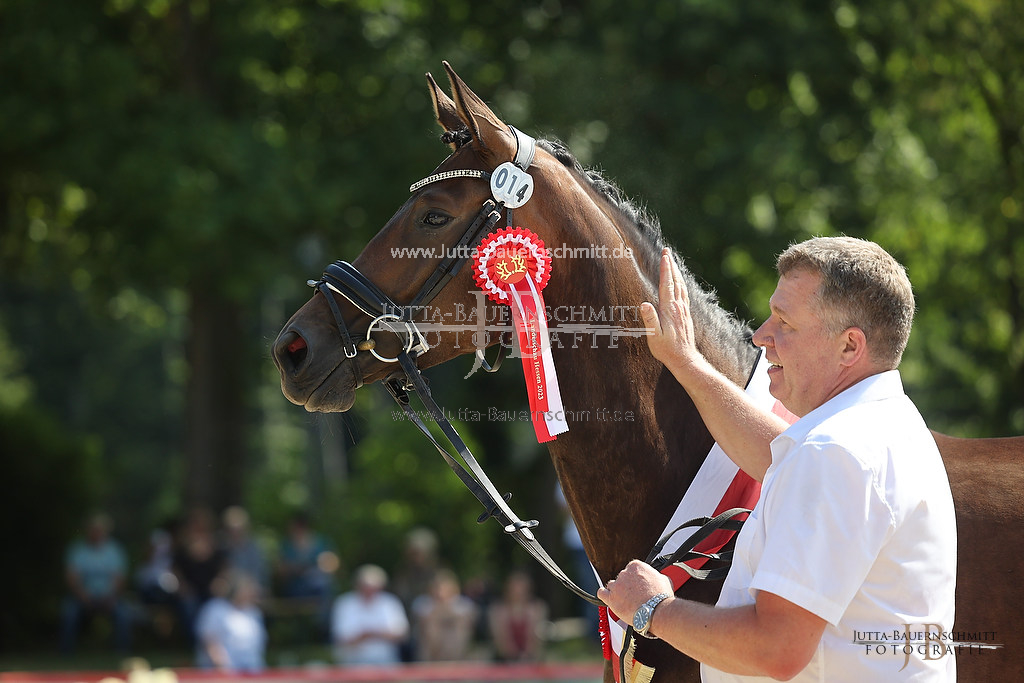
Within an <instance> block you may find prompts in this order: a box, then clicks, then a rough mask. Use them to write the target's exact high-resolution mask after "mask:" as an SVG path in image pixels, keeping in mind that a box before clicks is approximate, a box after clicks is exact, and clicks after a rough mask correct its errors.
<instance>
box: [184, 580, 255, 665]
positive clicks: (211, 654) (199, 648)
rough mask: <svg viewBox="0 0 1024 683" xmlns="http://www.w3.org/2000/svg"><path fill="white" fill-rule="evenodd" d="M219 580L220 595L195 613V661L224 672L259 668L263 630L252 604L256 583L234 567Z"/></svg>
mask: <svg viewBox="0 0 1024 683" xmlns="http://www.w3.org/2000/svg"><path fill="white" fill-rule="evenodd" d="M223 582H224V595H223V597H215V598H211V599H210V600H208V601H207V602H206V604H204V605H203V607H202V608H201V609H200V610H199V615H198V616H197V617H196V629H195V630H196V663H197V664H198V665H199V666H200V667H202V668H204V669H216V670H217V671H222V672H225V673H239V672H244V673H258V672H260V671H263V669H264V667H265V657H264V652H265V650H266V645H267V630H266V628H265V627H264V625H263V613H262V612H260V609H259V607H257V606H256V602H257V600H258V599H259V595H260V588H259V583H258V582H257V581H256V579H254V578H253V577H251V576H249V575H248V574H245V573H242V572H237V571H231V572H228V574H227V575H226V576H225V577H224V579H223Z"/></svg>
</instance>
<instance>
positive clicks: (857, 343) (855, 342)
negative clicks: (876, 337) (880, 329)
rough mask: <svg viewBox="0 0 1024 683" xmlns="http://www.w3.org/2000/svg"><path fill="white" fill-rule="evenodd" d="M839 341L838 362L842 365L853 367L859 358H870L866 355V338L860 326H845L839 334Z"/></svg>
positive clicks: (858, 361)
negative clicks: (840, 346) (840, 345)
mask: <svg viewBox="0 0 1024 683" xmlns="http://www.w3.org/2000/svg"><path fill="white" fill-rule="evenodd" d="M839 341H840V343H841V344H842V348H841V349H840V354H841V360H840V362H841V363H842V364H843V365H845V366H847V367H853V366H854V365H857V364H858V363H860V362H861V359H864V358H866V359H868V360H870V357H869V355H868V338H867V335H866V334H864V330H862V329H861V328H859V327H847V328H846V329H845V330H843V332H842V334H841V335H840V337H839Z"/></svg>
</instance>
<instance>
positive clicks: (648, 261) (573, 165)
mask: <svg viewBox="0 0 1024 683" xmlns="http://www.w3.org/2000/svg"><path fill="white" fill-rule="evenodd" d="M471 140H472V136H471V134H470V132H469V130H468V129H462V130H458V131H450V132H447V133H444V134H443V135H442V136H441V141H442V142H444V143H445V144H452V143H455V146H456V147H461V146H462V145H465V144H468V143H469V142H470V141H471ZM537 146H538V147H540V148H541V149H543V150H544V151H545V152H547V153H548V154H550V155H551V156H553V157H555V159H557V160H558V161H559V162H561V164H562V165H563V166H565V167H566V168H568V169H569V170H570V171H573V172H575V173H576V174H577V175H578V176H579V177H580V178H582V179H583V180H584V181H586V182H587V184H588V185H590V187H592V188H593V189H594V190H596V191H597V193H598V194H599V195H601V196H602V197H603V198H604V199H605V201H607V202H608V203H609V204H610V205H611V206H612V207H613V208H615V209H616V210H617V211H618V212H619V213H620V214H621V215H622V216H623V217H624V218H626V219H627V221H628V222H629V223H630V224H631V225H632V226H633V227H635V228H636V232H637V234H638V236H639V237H640V239H639V240H638V243H637V246H638V247H639V249H638V250H634V255H635V256H636V257H637V262H638V263H640V265H641V267H642V269H643V271H644V274H645V275H646V276H647V279H648V282H649V283H650V284H651V286H652V288H653V289H654V290H655V291H657V289H658V279H659V268H660V264H661V250H662V248H663V247H665V246H666V244H665V238H664V236H663V235H662V232H661V222H660V221H659V220H658V217H657V216H655V215H653V214H651V213H650V212H649V211H648V210H647V208H646V207H644V206H642V205H640V204H637V203H636V202H635V201H634V200H632V199H630V198H629V197H627V196H626V194H625V193H624V192H623V191H622V189H621V188H619V186H618V185H616V184H615V183H613V182H612V181H610V180H608V179H607V178H605V177H604V175H603V174H602V173H601V172H600V171H599V170H597V169H592V168H589V169H588V168H585V167H584V166H583V165H582V164H581V163H580V162H579V160H578V159H577V158H576V157H575V155H573V153H572V152H571V151H569V148H568V147H566V146H565V144H564V143H562V142H561V141H560V140H557V139H553V138H548V139H539V140H537ZM670 248H671V247H670ZM672 253H673V255H674V256H675V259H676V263H678V264H679V268H680V270H681V271H682V273H683V277H684V279H685V280H686V287H687V290H688V291H689V294H690V302H691V306H692V307H693V310H694V314H695V315H697V316H699V317H700V318H702V319H703V320H704V322H705V327H704V331H705V333H707V334H708V335H710V338H711V343H713V344H716V345H718V346H719V347H720V348H730V345H731V344H734V343H735V340H736V339H737V337H739V338H742V339H745V340H747V341H749V340H750V338H751V336H752V335H753V330H751V329H750V326H749V325H748V324H747V323H745V322H743V321H740V320H738V319H737V318H736V317H735V316H734V315H732V314H731V313H728V312H727V311H725V310H724V309H722V308H721V306H719V304H718V295H717V294H716V292H715V290H714V289H711V288H708V287H705V286H703V285H701V284H700V283H699V282H697V279H696V277H694V275H693V273H691V272H690V270H689V269H688V268H687V267H686V266H685V264H684V263H683V260H682V258H681V257H680V256H679V252H677V251H676V250H675V249H672ZM701 313H703V314H704V315H701Z"/></svg>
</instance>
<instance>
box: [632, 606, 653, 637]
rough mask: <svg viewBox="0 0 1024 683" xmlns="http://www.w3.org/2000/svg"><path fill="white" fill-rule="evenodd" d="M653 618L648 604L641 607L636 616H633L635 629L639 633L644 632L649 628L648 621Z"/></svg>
mask: <svg viewBox="0 0 1024 683" xmlns="http://www.w3.org/2000/svg"><path fill="white" fill-rule="evenodd" d="M650 616H651V608H650V607H648V606H647V605H646V604H644V605H640V607H639V608H638V609H637V611H636V614H634V615H633V628H634V629H636V630H637V631H640V632H643V630H644V629H645V628H647V620H648V619H649V618H650Z"/></svg>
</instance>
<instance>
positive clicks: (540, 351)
mask: <svg viewBox="0 0 1024 683" xmlns="http://www.w3.org/2000/svg"><path fill="white" fill-rule="evenodd" d="M550 277H551V254H550V253H549V252H548V250H547V249H546V248H545V247H544V240H542V239H541V238H540V237H538V236H537V235H536V234H534V233H533V232H531V231H529V230H526V229H524V228H515V229H512V228H503V229H501V230H498V231H497V232H493V233H491V234H490V235H488V236H487V237H486V238H484V241H483V242H482V243H481V244H480V246H479V247H477V249H476V256H475V258H474V259H473V278H474V279H475V280H476V283H477V285H478V286H479V287H480V289H482V290H483V291H484V293H486V294H487V297H488V298H489V299H490V300H491V301H493V302H495V303H497V304H506V305H508V306H509V307H510V308H511V309H512V322H513V323H514V324H515V328H516V335H517V337H518V339H519V349H520V351H521V352H522V356H523V375H524V376H525V377H526V388H527V391H528V392H529V399H530V418H531V420H532V421H533V428H534V431H535V432H536V433H537V441H538V442H540V443H544V442H545V441H551V440H553V439H554V438H555V436H556V435H558V434H562V433H564V432H567V431H569V423H568V422H566V420H565V411H564V409H563V408H562V395H561V394H560V393H559V391H558V377H557V376H556V375H555V363H554V360H553V359H552V357H551V343H550V339H549V337H548V323H547V316H546V309H545V308H544V297H542V296H541V290H542V289H544V286H545V285H547V283H548V278H550Z"/></svg>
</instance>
